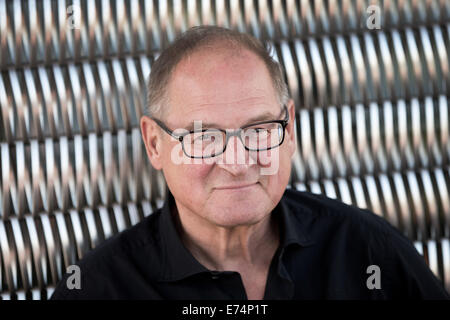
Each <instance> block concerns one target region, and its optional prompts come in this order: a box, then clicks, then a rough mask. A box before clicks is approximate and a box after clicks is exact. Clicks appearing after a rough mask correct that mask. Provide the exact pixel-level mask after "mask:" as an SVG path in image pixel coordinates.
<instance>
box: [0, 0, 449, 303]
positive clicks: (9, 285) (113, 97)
mask: <svg viewBox="0 0 450 320" xmlns="http://www.w3.org/2000/svg"><path fill="white" fill-rule="evenodd" d="M372 4H373V5H376V6H377V7H378V8H380V11H379V13H380V15H379V16H378V17H379V18H380V19H381V20H380V26H381V28H380V29H371V28H369V27H368V25H367V21H368V19H370V17H371V16H372V17H374V16H373V14H375V15H376V13H377V12H376V11H375V12H374V11H370V12H368V11H367V8H368V6H369V5H372ZM372 21H374V20H372ZM199 24H215V25H220V26H225V27H229V28H233V29H237V30H240V31H243V32H248V33H251V34H253V35H255V36H256V37H258V38H260V39H263V40H265V41H268V42H270V43H271V44H272V45H273V55H274V56H275V57H276V59H277V60H278V61H279V62H281V63H282V64H283V65H284V67H285V71H286V80H287V83H288V86H289V90H290V93H291V95H292V97H293V98H294V99H295V102H296V106H297V118H296V131H297V138H298V147H299V148H298V152H297V153H296V154H295V159H294V161H293V171H292V178H291V183H290V186H291V187H294V188H297V189H299V190H308V191H311V192H313V193H323V194H325V195H327V196H329V197H333V198H338V199H341V200H342V201H343V202H345V203H348V204H354V205H357V206H359V207H362V208H368V209H369V210H372V211H374V212H375V213H377V214H379V215H381V216H383V217H385V218H386V219H387V220H388V221H390V222H391V223H392V224H393V225H395V226H396V227H397V228H399V229H400V230H401V231H402V232H404V233H405V235H407V236H408V237H409V238H410V239H411V240H412V241H413V242H414V244H415V246H416V248H417V250H418V251H419V252H420V253H421V254H422V255H423V256H424V258H425V260H426V262H427V263H428V264H429V266H430V268H431V269H432V270H433V272H434V273H435V274H436V275H437V276H438V277H439V278H440V279H441V280H442V281H443V282H444V283H445V285H446V288H447V289H448V290H450V196H449V191H450V166H449V164H450V161H449V159H450V138H449V117H450V115H449V113H450V108H449V93H450V76H449V64H450V2H449V1H446V0H384V1H383V0H374V1H367V0H366V1H364V0H358V1H355V0H342V1H338V0H328V1H326V0H323V1H322V0H316V1H308V0H273V1H268V0H260V1H257V0H231V1H225V0H217V1H212V0H161V1H156V0H153V1H150V0H147V1H144V0H129V1H125V0H117V1H113V0H95V1H86V0H78V1H77V0H73V1H64V0H62V1H56V0H30V1H21V0H12V1H8V0H0V297H2V298H3V299H11V298H12V299H46V298H48V297H49V296H50V295H51V293H52V290H53V288H54V286H55V284H56V282H57V281H58V279H60V278H61V276H62V274H63V272H65V269H66V267H67V266H68V265H70V264H73V263H74V262H75V261H76V260H77V259H80V258H82V257H83V255H84V254H86V252H87V251H89V250H91V249H92V248H94V247H95V246H96V245H98V244H99V243H100V242H102V241H104V239H106V238H108V237H110V236H112V235H113V234H115V233H117V232H120V231H121V230H124V229H125V228H127V227H130V226H131V225H133V224H135V223H137V222H139V221H140V220H142V219H143V218H144V217H145V216H147V215H149V214H151V212H152V211H154V210H155V209H156V208H157V207H159V206H160V205H161V204H162V201H163V199H164V195H165V188H166V187H165V183H164V178H163V176H162V174H161V173H160V172H156V171H154V170H153V169H152V167H151V165H150V164H149V161H148V160H147V157H146V154H145V149H144V146H143V143H142V140H141V136H140V131H139V118H140V116H141V115H142V114H143V113H144V111H145V110H144V109H145V79H146V78H147V77H148V75H149V73H150V70H151V68H152V64H153V61H154V59H155V58H157V56H158V52H159V51H160V50H161V48H163V47H164V46H166V45H167V44H168V43H170V42H171V41H173V39H174V38H175V37H176V36H177V35H178V34H179V33H180V32H182V31H184V30H186V29H187V28H189V27H191V26H194V25H199Z"/></svg>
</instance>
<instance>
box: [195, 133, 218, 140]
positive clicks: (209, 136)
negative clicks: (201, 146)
mask: <svg viewBox="0 0 450 320" xmlns="http://www.w3.org/2000/svg"><path fill="white" fill-rule="evenodd" d="M215 138H216V137H215V136H214V135H212V134H202V135H200V136H198V137H197V138H196V139H195V140H199V141H205V140H206V141H214V140H215Z"/></svg>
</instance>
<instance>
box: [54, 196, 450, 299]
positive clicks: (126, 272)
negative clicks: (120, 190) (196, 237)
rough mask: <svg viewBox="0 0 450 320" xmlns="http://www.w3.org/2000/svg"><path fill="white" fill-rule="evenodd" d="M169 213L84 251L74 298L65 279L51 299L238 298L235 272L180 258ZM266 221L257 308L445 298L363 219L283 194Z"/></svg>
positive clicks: (390, 230)
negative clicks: (272, 249)
mask: <svg viewBox="0 0 450 320" xmlns="http://www.w3.org/2000/svg"><path fill="white" fill-rule="evenodd" d="M174 205H175V202H174V199H173V196H172V195H171V194H170V192H169V196H168V199H167V200H166V202H165V203H164V206H163V207H162V208H161V209H159V210H157V211H155V212H154V213H152V214H151V215H150V216H148V217H146V218H145V219H144V220H143V221H141V222H140V223H138V224H137V225H135V226H133V227H132V228H130V229H128V230H125V231H123V232H121V233H120V234H118V235H116V236H114V237H112V238H111V239H109V240H107V241H105V242H103V243H102V244H101V245H100V246H98V247H97V248H95V249H94V250H92V251H90V252H89V253H88V254H87V255H86V256H85V258H83V259H82V260H81V261H80V262H79V263H78V265H79V266H80V270H81V289H71V290H70V289H68V288H67V285H66V280H67V277H68V276H70V275H69V274H66V275H65V276H64V277H63V279H62V280H61V281H60V282H59V284H58V286H57V287H56V289H55V292H54V294H53V295H52V299H208V300H210V299H247V297H246V293H245V289H244V286H243V283H242V279H241V277H240V274H239V273H237V272H233V271H215V270H208V269H207V268H205V267H204V266H203V265H201V264H200V263H199V262H198V261H197V260H196V259H195V258H194V256H193V255H192V254H191V253H190V252H189V251H188V250H187V249H186V247H185V246H184V245H183V243H182V241H181V239H180V236H179V234H178V232H177V229H176V227H175V221H174V217H173V216H172V214H171V208H172V207H173V206H174ZM272 214H274V215H276V218H277V219H279V220H278V225H279V228H280V245H279V248H278V250H277V251H276V253H275V255H274V257H273V259H272V262H271V265H270V269H269V274H268V278H267V283H266V288H265V294H264V299H392V298H423V299H449V295H448V293H447V292H446V291H445V289H444V288H443V285H442V284H441V282H440V281H439V280H438V279H437V278H436V277H435V276H434V274H433V273H432V272H431V270H430V269H429V268H428V266H427V265H426V263H425V260H424V258H423V257H422V256H420V255H419V253H418V252H417V251H416V249H415V247H414V246H413V244H412V243H411V241H410V240H409V239H408V238H406V237H405V236H404V235H403V234H401V233H400V232H399V231H398V230H397V229H396V228H394V227H393V226H391V225H390V224H389V223H388V222H387V221H385V220H384V219H382V218H381V217H378V216H377V215H375V214H373V213H371V212H369V211H367V210H362V209H359V208H357V207H354V206H348V205H346V204H344V203H342V202H340V201H337V200H332V199H329V198H327V197H325V196H322V195H314V194H311V193H308V192H299V191H296V190H293V189H286V191H285V193H284V195H283V197H282V199H281V201H280V202H279V203H278V205H277V206H276V207H275V209H274V210H273V212H272ZM371 265H376V266H378V267H379V273H377V272H376V271H374V270H373V269H370V270H369V272H368V270H367V268H368V267H369V266H371ZM376 273H377V274H376ZM371 276H372V278H371V280H370V281H368V278H369V277H371ZM376 276H379V278H378V279H379V280H380V282H379V285H378V287H381V288H380V289H377V288H376V287H375V288H374V287H373V284H375V283H376V280H375V278H374V277H376ZM368 282H370V283H371V284H372V286H370V287H371V288H372V289H369V287H368Z"/></svg>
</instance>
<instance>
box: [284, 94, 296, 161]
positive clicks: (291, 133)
mask: <svg viewBox="0 0 450 320" xmlns="http://www.w3.org/2000/svg"><path fill="white" fill-rule="evenodd" d="M286 107H287V109H288V113H289V122H288V124H287V126H286V136H285V137H284V139H285V141H286V142H287V145H288V148H289V152H290V154H291V157H292V156H293V155H294V153H295V150H296V148H297V138H296V136H295V105H294V100H292V99H290V100H289V101H288V103H287V105H286Z"/></svg>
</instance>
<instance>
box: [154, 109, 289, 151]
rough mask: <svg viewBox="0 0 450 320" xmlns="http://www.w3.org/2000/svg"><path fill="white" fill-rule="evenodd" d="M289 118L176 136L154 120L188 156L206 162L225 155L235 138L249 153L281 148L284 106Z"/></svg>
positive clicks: (287, 119) (283, 129) (284, 127)
mask: <svg viewBox="0 0 450 320" xmlns="http://www.w3.org/2000/svg"><path fill="white" fill-rule="evenodd" d="M283 111H284V112H285V113H286V116H285V118H284V119H283V120H268V121H261V122H256V123H252V124H249V125H246V126H244V127H242V128H239V129H237V130H234V131H227V130H224V129H201V130H192V131H187V130H186V131H187V132H184V133H182V134H179V135H177V134H175V133H174V130H170V129H169V128H168V127H167V126H166V125H165V124H164V123H163V122H162V121H160V120H158V119H155V118H152V119H153V120H154V121H155V122H156V123H157V124H158V126H160V127H161V129H163V130H164V131H165V132H167V133H168V134H169V135H171V136H172V137H174V138H175V139H177V140H178V141H180V142H181V145H182V149H183V152H184V154H185V155H186V156H188V157H190V158H194V159H205V158H211V157H215V156H218V155H220V154H222V153H224V152H225V149H226V147H227V144H228V139H229V138H231V137H233V136H236V137H238V138H239V140H241V142H242V144H243V145H244V148H245V149H246V150H248V151H265V150H270V149H273V148H276V147H279V146H280V145H281V144H282V143H283V141H284V134H285V129H286V126H287V124H288V122H289V113H288V110H287V107H286V106H283Z"/></svg>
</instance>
